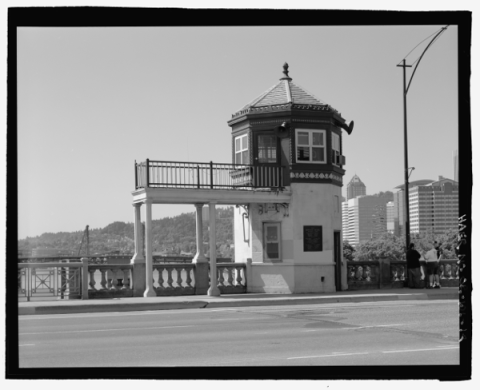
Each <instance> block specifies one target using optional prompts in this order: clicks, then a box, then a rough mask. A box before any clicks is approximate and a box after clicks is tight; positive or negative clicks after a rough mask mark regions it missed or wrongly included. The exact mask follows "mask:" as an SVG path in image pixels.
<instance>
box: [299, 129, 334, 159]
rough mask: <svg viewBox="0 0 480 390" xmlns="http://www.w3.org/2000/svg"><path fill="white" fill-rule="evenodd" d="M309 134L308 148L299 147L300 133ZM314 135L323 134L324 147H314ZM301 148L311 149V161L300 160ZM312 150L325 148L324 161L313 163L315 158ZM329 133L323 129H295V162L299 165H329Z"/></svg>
mask: <svg viewBox="0 0 480 390" xmlns="http://www.w3.org/2000/svg"><path fill="white" fill-rule="evenodd" d="M301 132H302V133H305V132H307V133H308V146H307V145H299V143H298V135H299V133H301ZM313 133H319V134H322V137H323V145H322V146H319V145H313V136H312V134H313ZM299 147H302V148H304V147H308V148H309V153H310V154H309V159H310V161H302V160H299V159H298V148H299ZM312 148H323V161H312V160H311V158H312V157H313V153H312ZM327 161H328V158H327V131H326V130H322V129H295V162H296V163H298V164H327Z"/></svg>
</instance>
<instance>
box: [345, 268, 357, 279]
mask: <svg viewBox="0 0 480 390" xmlns="http://www.w3.org/2000/svg"><path fill="white" fill-rule="evenodd" d="M347 269H348V272H347V278H348V280H354V279H355V267H354V266H352V265H349V266H347Z"/></svg>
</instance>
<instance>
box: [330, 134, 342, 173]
mask: <svg viewBox="0 0 480 390" xmlns="http://www.w3.org/2000/svg"><path fill="white" fill-rule="evenodd" d="M332 164H335V165H341V163H340V136H339V135H338V134H335V133H332Z"/></svg>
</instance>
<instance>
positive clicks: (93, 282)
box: [88, 267, 96, 290]
mask: <svg viewBox="0 0 480 390" xmlns="http://www.w3.org/2000/svg"><path fill="white" fill-rule="evenodd" d="M88 273H89V274H90V283H88V284H89V286H90V287H91V289H92V290H96V288H95V275H94V274H95V268H90V267H89V269H88Z"/></svg>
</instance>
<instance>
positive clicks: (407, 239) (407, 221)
mask: <svg viewBox="0 0 480 390" xmlns="http://www.w3.org/2000/svg"><path fill="white" fill-rule="evenodd" d="M447 28H448V26H446V27H442V28H441V30H440V31H439V32H438V33H437V34H436V35H435V36H434V37H433V39H432V40H431V41H430V43H429V44H428V45H427V47H426V48H425V50H424V51H423V53H422V55H421V56H420V57H419V58H418V60H417V61H416V62H417V65H416V66H415V68H414V70H413V73H412V75H411V76H410V80H409V82H408V85H407V76H406V68H411V67H412V65H407V64H406V62H405V59H403V60H402V63H401V64H398V65H397V66H398V67H402V68H403V142H404V153H405V157H404V160H405V194H404V195H405V249H406V250H407V249H408V246H409V245H410V203H409V202H410V199H409V191H408V190H409V188H408V177H409V176H410V175H409V172H408V169H409V168H408V141H407V92H408V89H409V88H410V84H411V82H412V79H413V76H414V74H415V71H416V70H417V68H418V65H419V64H420V61H421V60H422V57H423V55H424V54H425V52H426V51H427V50H428V48H429V47H430V46H431V45H432V43H433V42H435V40H436V39H437V38H438V37H439V36H440V34H442V33H443V32H444V31H445V30H446V29H447ZM417 46H418V45H417ZM409 54H410V53H409Z"/></svg>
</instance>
